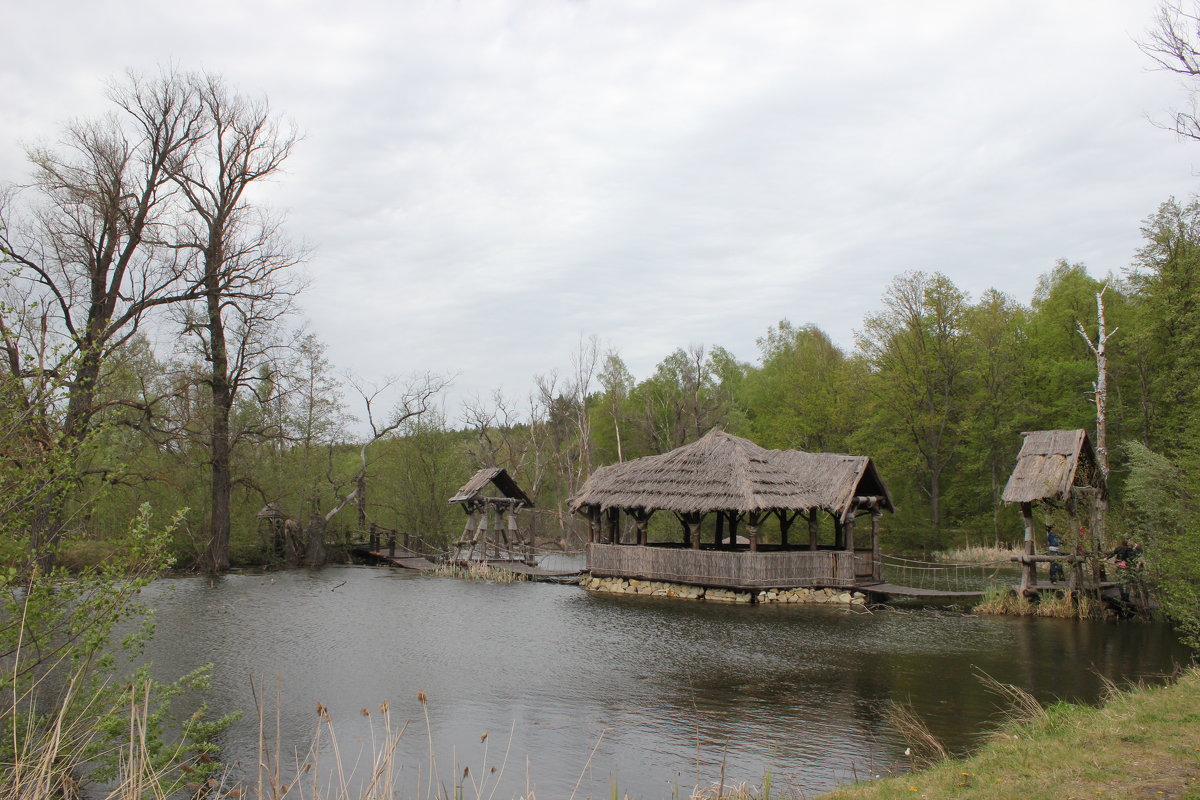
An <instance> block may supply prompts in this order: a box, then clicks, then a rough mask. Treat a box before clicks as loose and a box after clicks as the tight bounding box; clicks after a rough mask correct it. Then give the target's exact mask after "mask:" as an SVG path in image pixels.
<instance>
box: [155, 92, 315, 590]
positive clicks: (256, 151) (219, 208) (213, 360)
mask: <svg viewBox="0 0 1200 800" xmlns="http://www.w3.org/2000/svg"><path fill="white" fill-rule="evenodd" d="M190 86H191V87H192V91H193V93H194V96H195V97H196V102H197V104H198V106H199V108H200V112H201V116H200V119H201V122H202V124H203V125H204V136H203V139H202V140H201V142H200V143H199V145H198V146H197V147H196V148H195V149H194V151H193V153H192V157H191V158H188V159H185V160H177V161H175V162H173V163H172V164H171V167H172V169H171V177H172V179H173V180H174V182H175V184H176V185H177V186H178V187H179V190H180V192H181V194H182V196H183V198H184V200H185V203H186V211H187V221H186V223H185V229H186V238H185V242H184V245H185V246H186V247H187V248H190V250H191V252H192V255H193V258H192V259H191V262H190V266H191V268H192V270H193V275H194V277H193V280H194V281H195V282H196V283H197V284H198V285H199V286H200V287H201V298H200V300H199V301H198V303H197V306H196V307H195V308H194V309H192V310H191V311H190V313H189V314H188V316H187V319H186V324H185V329H186V330H187V331H188V332H190V333H192V334H194V335H195V336H196V338H197V340H198V341H199V342H200V347H201V349H202V351H203V354H204V359H205V361H206V362H207V363H208V364H209V365H210V366H211V369H210V371H209V374H208V376H207V382H208V384H209V389H210V391H211V394H212V403H211V407H210V420H209V429H208V431H207V442H206V444H207V448H208V454H209V462H210V465H211V494H210V516H209V544H208V549H207V551H206V553H205V556H204V563H203V566H204V568H205V569H206V570H209V571H212V572H220V571H222V570H225V569H228V567H229V538H230V527H231V524H230V495H231V487H232V464H231V462H232V454H233V437H232V435H231V431H230V418H231V415H232V412H233V406H234V401H235V399H236V397H237V395H238V391H239V389H241V388H242V387H243V386H244V385H245V384H246V383H247V382H248V381H249V380H250V379H251V378H252V376H253V374H254V370H255V369H256V368H257V366H258V365H259V363H261V361H262V360H264V358H265V356H266V352H267V350H268V349H269V348H270V346H271V345H270V337H269V336H268V332H269V331H270V330H271V328H272V327H273V326H274V324H275V323H276V321H277V320H278V319H279V318H280V317H282V316H283V315H284V314H286V313H288V311H289V310H290V305H291V300H292V298H293V297H294V296H295V294H296V292H297V291H298V284H297V283H296V282H295V280H294V279H292V278H291V277H290V276H289V275H287V274H286V271H287V270H288V269H289V268H290V267H293V266H295V265H296V264H297V263H299V262H300V261H301V260H302V257H303V256H302V254H301V253H299V252H298V251H297V250H295V249H294V248H293V247H292V246H291V245H290V244H289V243H288V242H287V241H286V240H285V239H284V238H283V236H282V234H281V231H280V228H279V224H278V222H277V221H275V220H272V219H270V218H269V217H268V216H267V215H266V214H265V213H263V212H262V210H261V209H258V208H256V207H254V206H253V205H252V204H251V202H250V200H249V198H248V190H249V189H250V188H251V187H252V186H253V185H254V184H256V183H258V182H260V181H263V180H266V179H269V178H270V177H271V176H273V175H274V174H275V173H277V172H278V171H279V170H280V168H281V167H282V165H283V162H284V161H285V160H286V159H287V157H288V155H289V154H290V153H291V150H292V147H293V146H294V145H295V143H296V141H297V134H296V132H295V130H293V129H292V128H291V127H289V126H286V125H284V124H283V123H282V122H281V121H280V119H279V118H278V116H276V115H274V114H273V113H272V112H271V109H270V107H269V105H268V104H267V102H266V101H265V100H251V99H248V98H246V97H244V96H242V95H239V94H236V93H234V92H232V91H231V90H230V89H229V88H228V87H227V86H226V85H225V84H224V82H223V81H222V80H221V79H220V78H219V77H216V76H212V75H198V76H193V77H191V78H190Z"/></svg>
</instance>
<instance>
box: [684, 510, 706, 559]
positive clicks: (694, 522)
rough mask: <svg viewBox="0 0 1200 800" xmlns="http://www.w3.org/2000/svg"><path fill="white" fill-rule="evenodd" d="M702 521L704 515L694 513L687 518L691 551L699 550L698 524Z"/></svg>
mask: <svg viewBox="0 0 1200 800" xmlns="http://www.w3.org/2000/svg"><path fill="white" fill-rule="evenodd" d="M703 520H704V515H703V514H699V513H695V514H689V515H688V517H687V526H688V535H689V537H690V538H691V542H692V549H693V550H699V549H700V523H701V522H702V521H703Z"/></svg>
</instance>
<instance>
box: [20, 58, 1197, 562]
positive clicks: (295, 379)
mask: <svg viewBox="0 0 1200 800" xmlns="http://www.w3.org/2000/svg"><path fill="white" fill-rule="evenodd" d="M109 99H110V100H111V101H112V103H113V110H114V113H113V114H112V115H110V116H106V117H103V118H100V119H95V120H83V121H77V122H74V123H72V124H71V125H70V126H68V128H67V129H66V130H65V131H63V134H62V138H61V145H60V146H59V147H58V148H57V149H47V148H38V149H33V150H31V151H30V152H29V159H30V163H31V165H32V172H31V175H30V177H29V179H28V180H27V181H26V182H25V183H24V184H23V185H20V186H17V185H15V184H13V185H10V186H9V187H8V188H7V189H6V190H5V191H4V193H3V195H2V196H0V253H2V257H3V260H4V273H3V275H2V276H0V290H2V292H3V294H2V295H0V298H2V299H0V356H2V358H0V363H2V364H3V366H2V367H0V415H2V417H0V450H2V451H3V455H4V459H3V467H2V468H0V469H2V470H3V474H2V475H0V480H2V481H3V487H2V488H3V489H4V496H5V498H6V500H5V504H6V505H5V509H4V518H3V519H4V528H5V532H6V536H5V542H4V547H5V556H6V557H5V560H6V562H7V563H9V564H19V563H22V562H25V563H28V562H29V561H30V559H33V560H35V561H43V562H44V561H47V560H53V559H58V560H59V561H60V562H64V563H68V564H69V563H73V562H77V563H87V562H89V561H91V562H94V561H96V560H102V559H104V558H105V557H106V555H107V554H108V553H110V552H112V549H113V547H115V546H116V543H118V542H121V541H122V537H123V536H124V535H125V533H126V532H127V530H128V525H129V520H130V519H131V517H132V516H134V513H135V511H136V509H137V508H138V507H139V506H140V505H141V504H143V503H149V504H150V506H151V508H152V509H153V514H155V515H156V518H157V519H159V520H168V519H172V518H173V517H174V516H175V515H176V513H177V512H179V511H180V510H182V509H186V510H187V511H186V513H185V514H184V516H183V521H182V523H181V524H180V525H178V526H177V527H176V528H175V531H174V534H173V536H174V539H173V543H172V548H173V552H174V556H175V558H176V560H177V563H179V564H181V565H183V566H187V567H193V568H198V569H204V570H209V571H215V572H219V571H221V570H224V569H226V568H228V567H229V566H230V565H232V564H259V563H270V562H272V561H277V560H279V559H280V554H279V553H277V552H272V547H271V546H270V543H269V542H268V541H267V540H266V539H265V538H264V533H265V528H264V524H263V523H262V521H261V520H259V519H258V518H257V516H256V515H257V514H258V512H259V510H260V509H262V508H263V507H264V506H266V505H267V504H268V503H272V504H275V506H276V507H277V508H279V509H282V510H283V511H284V512H285V513H286V514H287V516H288V517H290V518H292V519H293V520H295V523H294V525H295V530H294V544H295V548H294V549H293V552H292V556H293V560H296V561H303V562H306V563H310V564H316V563H321V562H323V561H324V560H325V558H326V552H325V545H326V544H327V543H331V542H336V541H338V540H346V539H362V538H364V537H365V535H366V530H367V529H368V528H369V526H371V525H372V524H373V525H376V526H378V527H379V528H383V529H391V530H399V531H401V532H404V533H409V534H412V535H414V536H416V537H418V542H419V545H418V546H420V547H422V548H423V549H426V550H427V551H429V552H437V551H441V550H445V549H446V548H447V547H448V545H449V544H450V543H451V542H452V541H453V540H454V538H455V537H456V536H457V535H458V533H459V531H460V530H461V526H462V516H461V514H460V513H458V512H457V509H456V508H454V507H451V506H449V505H448V504H447V500H448V498H449V497H451V496H452V495H453V494H454V492H455V490H456V489H457V488H458V487H459V486H461V485H462V484H463V483H465V482H466V480H467V479H468V478H469V477H470V476H471V474H472V473H473V472H474V471H475V470H476V469H478V468H481V467H485V466H498V467H504V468H506V469H508V470H509V472H510V473H511V474H512V475H513V476H514V477H515V478H516V480H517V481H518V482H519V483H520V484H521V485H522V486H523V488H524V489H525V490H526V492H527V493H528V494H530V495H531V496H532V497H534V499H535V501H536V503H537V505H538V507H539V509H540V511H539V513H538V515H537V518H538V523H537V525H538V529H539V533H540V535H541V536H542V537H543V538H545V539H550V540H560V541H562V542H563V543H564V544H565V545H567V546H570V545H571V544H572V543H577V542H578V541H579V536H578V534H579V530H580V528H581V525H579V524H578V523H577V521H575V520H572V519H571V517H570V515H569V513H568V511H567V508H566V506H567V499H568V498H569V497H570V496H571V495H572V494H573V493H574V492H575V491H577V490H578V488H579V487H580V486H581V485H582V483H583V482H584V480H586V478H587V476H588V475H589V474H590V473H591V471H592V470H593V469H595V468H596V467H598V466H601V465H604V464H610V463H613V462H616V461H621V460H628V459H631V458H637V457H639V456H644V455H650V454H655V453H661V452H665V451H667V450H670V449H673V448H675V447H678V446H681V445H683V444H686V443H687V442H690V441H692V440H694V439H696V438H698V437H699V436H701V435H703V434H704V433H705V432H706V431H708V430H709V429H710V428H712V427H714V426H720V427H722V428H723V429H725V430H726V431H728V432H730V433H733V434H736V435H739V436H744V437H747V438H749V439H751V440H753V441H755V442H757V443H758V444H760V445H762V446H764V447H769V448H793V449H800V450H807V451H813V452H844V453H854V454H864V455H869V456H871V457H872V458H873V459H875V461H876V464H877V466H878V468H879V470H880V472H881V474H882V476H883V478H884V480H885V481H886V482H887V484H888V486H889V488H890V490H891V491H892V493H893V496H894V499H895V502H896V505H897V507H898V509H899V511H898V513H897V514H896V515H894V516H892V517H888V518H887V519H886V520H885V521H884V530H885V538H884V546H885V549H887V550H889V551H893V552H897V551H905V552H918V551H925V552H928V551H933V550H939V549H944V548H948V547H954V546H959V545H963V544H992V543H997V542H999V543H1005V542H1012V541H1015V540H1017V539H1019V538H1020V536H1021V528H1020V524H1019V522H1018V517H1017V512H1016V510H1015V509H1012V508H1006V507H1005V506H1003V505H1002V504H1001V503H1000V493H1001V491H1002V489H1003V486H1004V483H1005V481H1006V479H1007V476H1008V473H1009V471H1010V470H1011V468H1012V466H1013V464H1014V462H1015V458H1016V454H1017V451H1018V449H1019V447H1020V444H1021V436H1020V434H1021V432H1022V431H1027V430H1039V429H1069V428H1084V429H1086V430H1088V431H1089V432H1092V433H1093V437H1094V431H1095V429H1096V421H1097V405H1096V388H1097V381H1098V371H1097V366H1098V359H1097V354H1096V353H1095V351H1094V349H1093V345H1094V344H1096V343H1097V342H1098V341H1099V336H1100V330H1099V324H1100V321H1101V320H1100V315H1101V314H1103V316H1104V322H1105V323H1106V332H1107V339H1106V345H1107V353H1106V356H1107V370H1106V374H1105V377H1106V379H1107V392H1106V397H1107V429H1108V436H1107V444H1108V451H1109V463H1110V466H1111V469H1112V474H1111V489H1112V496H1113V498H1114V503H1113V511H1114V514H1115V520H1116V524H1115V525H1110V527H1109V531H1110V533H1111V534H1112V535H1114V536H1115V535H1119V534H1120V533H1121V532H1122V530H1123V528H1122V523H1121V520H1122V519H1123V516H1122V515H1123V513H1124V511H1123V506H1122V501H1123V491H1124V487H1125V484H1126V479H1127V476H1128V471H1129V463H1130V457H1131V456H1130V453H1131V452H1132V451H1131V450H1130V447H1132V446H1133V445H1134V444H1136V445H1140V446H1141V447H1143V448H1144V449H1145V452H1146V453H1148V454H1150V455H1154V456H1157V457H1161V458H1164V459H1166V460H1167V463H1168V464H1169V465H1170V468H1171V469H1176V470H1177V471H1178V479H1177V480H1174V481H1173V482H1172V483H1173V485H1174V487H1175V488H1176V489H1177V490H1178V491H1180V492H1184V493H1185V494H1186V493H1187V492H1188V491H1190V489H1189V487H1192V486H1193V485H1194V483H1195V481H1194V475H1193V473H1194V472H1195V470H1194V469H1191V468H1190V466H1189V465H1194V464H1195V463H1196V460H1195V449H1196V444H1197V434H1196V430H1197V425H1196V423H1197V419H1196V414H1197V412H1196V409H1197V407H1198V406H1197V402H1196V401H1197V397H1196V392H1197V387H1200V363H1198V360H1200V356H1198V355H1197V352H1198V350H1197V347H1196V344H1197V342H1196V339H1197V336H1198V331H1200V320H1198V318H1197V315H1198V314H1200V305H1198V294H1200V259H1198V255H1197V253H1198V252H1200V203H1198V202H1197V201H1196V200H1187V201H1179V200H1176V199H1174V198H1171V199H1168V200H1166V201H1165V202H1163V203H1162V205H1161V206H1160V207H1159V208H1158V209H1157V210H1155V211H1154V212H1153V213H1152V214H1150V216H1148V217H1147V218H1146V219H1145V220H1143V221H1142V222H1141V230H1142V234H1143V244H1142V246H1141V248H1140V249H1139V250H1138V251H1137V253H1136V254H1135V255H1134V256H1133V258H1132V260H1131V263H1130V264H1128V265H1127V267H1126V268H1124V269H1122V270H1121V271H1120V272H1119V273H1116V274H1110V275H1106V276H1104V277H1103V278H1099V277H1095V276H1092V275H1090V274H1089V273H1088V271H1087V269H1086V267H1085V266H1084V265H1083V264H1077V263H1070V262H1069V261H1066V260H1062V261H1059V262H1058V263H1057V264H1053V265H1047V271H1046V272H1045V274H1043V275H1042V277H1041V278H1040V279H1039V280H1038V282H1037V285H1036V286H1033V287H1030V288H1031V296H1030V299H1029V302H1028V303H1026V302H1023V301H1022V300H1020V299H1018V298H1014V297H1011V296H1008V295H1006V294H1004V293H1001V292H999V291H996V290H989V291H986V292H984V293H983V294H982V295H981V296H980V297H978V298H973V297H970V296H969V295H968V294H967V293H965V292H964V291H963V290H962V289H960V288H959V287H958V286H956V285H955V283H954V281H953V278H952V275H948V274H945V273H943V272H922V271H912V272H905V273H903V274H900V275H897V276H896V277H895V278H894V279H893V280H892V281H891V283H890V284H888V285H887V286H883V287H880V299H879V305H878V307H877V309H876V310H875V311H873V312H871V313H868V314H866V315H865V316H864V318H863V319H862V321H861V323H860V324H859V325H858V327H857V330H856V336H855V341H854V344H853V346H852V347H851V348H849V349H846V348H842V347H839V346H838V345H837V344H836V343H834V342H833V341H832V340H831V339H830V337H829V336H828V335H827V334H826V333H825V332H823V331H821V330H820V329H818V328H817V327H815V326H813V325H809V324H804V323H803V322H793V321H789V320H779V321H775V320H764V321H763V326H764V329H763V335H762V337H761V338H760V339H759V341H758V353H757V354H755V355H754V357H753V358H747V354H734V353H732V352H730V351H728V350H727V349H725V348H723V347H721V346H720V344H719V343H683V342H681V343H680V347H679V348H678V349H676V350H675V351H674V352H671V353H668V354H664V357H663V359H662V361H661V362H660V363H659V364H658V365H657V367H656V368H655V370H654V372H653V374H651V375H649V376H645V377H640V378H639V377H637V376H634V375H633V374H631V372H630V370H629V369H628V368H627V367H626V365H625V363H624V362H623V360H622V358H621V354H620V353H619V352H617V351H614V350H608V349H605V347H604V346H603V345H602V344H601V342H602V339H601V336H602V335H603V332H599V333H598V334H597V335H592V336H590V337H581V339H580V340H579V341H578V342H574V343H564V355H567V356H569V357H570V364H571V367H570V369H568V370H566V371H565V372H557V371H554V372H548V373H546V374H543V375H538V376H532V377H531V379H530V389H529V391H528V392H527V393H526V394H524V395H521V396H505V395H503V394H502V393H500V392H499V391H497V392H496V393H495V394H493V395H492V396H491V397H488V398H485V399H476V400H474V401H472V402H469V403H467V404H465V405H464V407H463V409H462V410H461V412H455V413H454V414H453V415H451V414H449V413H448V412H447V411H446V404H445V401H444V397H445V389H446V388H447V387H448V386H449V385H450V383H451V381H452V378H451V377H450V376H444V375H437V374H433V373H429V374H425V375H415V376H411V377H409V378H407V379H404V380H401V381H392V382H389V383H388V384H386V385H383V386H379V385H367V384H365V383H363V382H361V381H357V380H355V379H354V378H353V377H348V376H345V375H343V374H342V373H340V372H339V370H338V368H337V366H336V365H334V364H332V363H330V361H329V359H328V357H327V355H326V348H325V346H324V344H323V343H322V341H321V339H320V338H319V336H318V335H317V334H316V333H314V332H312V331H308V330H305V329H304V327H303V325H302V324H298V323H299V321H298V320H297V319H296V317H295V314H294V309H293V303H294V300H295V298H296V296H297V295H298V293H299V292H301V291H302V290H303V286H302V285H301V283H300V279H299V277H298V273H297V270H296V269H295V268H296V267H297V266H298V265H299V264H301V263H303V262H304V261H305V259H306V253H304V252H303V250H302V249H300V248H298V247H297V246H296V245H294V244H293V243H292V241H291V240H290V239H289V238H288V236H287V234H286V231H285V230H284V228H283V227H282V225H281V222H280V220H279V218H278V217H276V216H274V215H272V213H270V212H269V211H268V210H267V209H265V208H263V207H261V206H259V205H256V203H255V197H256V188H257V186H258V185H259V184H260V183H261V182H263V181H264V180H268V179H272V178H273V177H274V176H275V175H276V173H277V172H278V171H279V170H280V169H281V167H282V165H283V164H284V162H285V161H286V159H287V157H288V155H289V154H290V152H291V150H292V148H293V147H294V146H295V144H296V142H297V140H298V134H297V132H296V130H295V129H294V128H292V127H290V126H289V125H288V124H287V123H286V122H285V121H284V120H283V118H282V117H280V116H279V115H278V114H276V113H275V112H273V111H272V110H271V108H270V107H269V105H268V104H267V102H266V101H265V100H263V99H256V98H252V97H248V96H246V95H244V94H241V93H240V92H238V91H237V90H235V89H233V88H232V87H230V86H228V85H227V84H226V83H225V82H224V81H223V80H222V79H221V78H219V77H218V76H214V75H210V74H207V73H185V72H175V71H164V72H162V73H161V74H159V75H158V76H154V77H143V76H136V75H130V76H127V77H126V79H125V80H124V81H120V82H116V83H114V84H113V86H112V88H111V90H110V94H109ZM1130 224H1131V225H1135V224H1138V223H1137V221H1135V220H1131V221H1130ZM946 269H947V271H948V272H950V273H952V271H953V269H952V266H947V267H946ZM151 332H152V333H153V336H151V335H148V334H149V333H151ZM153 342H160V343H161V342H168V343H169V345H166V346H164V345H162V344H159V345H157V346H156V345H155V344H153ZM397 347H404V343H403V342H398V343H397ZM397 395H398V396H399V398H400V400H399V402H395V403H392V404H391V405H389V406H388V407H383V405H382V403H383V399H382V398H384V397H389V398H390V397H395V396H397ZM1138 463H1142V462H1138ZM1177 465H1178V466H1177ZM1189 475H1191V476H1192V477H1189ZM1136 485H1137V486H1142V485H1143V483H1137V484H1136ZM1125 517H1127V518H1128V519H1130V520H1133V517H1132V516H1129V515H1125ZM1139 519H1140V518H1139ZM662 524H665V523H662ZM1131 524H1132V523H1131ZM1137 524H1142V525H1143V527H1144V524H1145V520H1144V519H1142V520H1141V522H1138V523H1137Z"/></svg>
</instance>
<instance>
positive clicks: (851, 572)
mask: <svg viewBox="0 0 1200 800" xmlns="http://www.w3.org/2000/svg"><path fill="white" fill-rule="evenodd" d="M570 505H571V510H572V511H574V512H576V513H579V514H583V515H586V516H587V517H588V519H589V522H590V528H589V531H590V532H589V537H588V539H589V541H588V548H587V552H588V569H589V570H590V571H591V573H592V574H593V575H596V576H600V577H617V576H619V577H637V578H644V579H648V580H664V581H671V582H677V583H689V584H695V585H700V586H717V587H722V588H732V589H764V588H772V587H799V586H851V585H858V584H861V583H867V582H871V581H877V580H878V579H879V567H878V563H879V516H880V514H881V513H882V512H883V511H884V510H888V511H892V510H894V508H893V505H892V500H891V496H890V495H889V494H888V491H887V489H886V487H885V486H884V485H883V481H882V480H880V478H879V474H878V472H877V471H876V469H875V466H874V464H873V463H872V462H871V459H869V458H867V457H865V456H847V455H837V454H832V453H803V452H799V451H795V450H767V449H765V448H763V447H759V446H758V445H756V444H754V443H753V442H751V441H748V440H746V439H742V438H739V437H737V436H731V435H730V434H727V433H725V432H724V431H721V430H719V429H713V430H712V431H710V432H709V433H708V434H706V435H705V436H703V437H702V438H700V439H698V440H697V441H695V442H693V443H691V444H689V445H685V446H683V447H680V448H678V449H676V450H672V451H671V452H669V453H663V454H662V455H657V456H647V457H646V458H639V459H636V460H634V461H627V462H625V463H621V464H613V465H611V466H607V467H601V468H600V469H597V470H596V471H595V472H593V473H592V475H591V477H590V478H588V480H587V482H586V483H585V484H584V486H583V488H582V489H580V491H579V492H578V493H577V494H576V495H575V496H574V497H572V498H571V500H570ZM658 511H667V512H670V513H672V514H674V515H675V516H676V517H677V518H678V519H679V521H680V523H681V525H682V528H683V542H682V543H670V544H664V543H655V544H651V543H649V542H648V537H647V528H648V523H649V520H650V517H651V516H652V515H653V514H654V513H656V512H658ZM622 513H624V514H626V515H627V516H628V517H629V518H631V519H632V520H633V523H634V526H633V527H634V531H633V536H632V537H631V538H632V539H633V541H630V542H624V541H622V538H623V537H622V533H621V524H620V516H621V514H622ZM821 513H825V514H828V515H830V516H831V517H832V519H833V522H834V530H835V542H834V544H833V545H832V546H830V545H826V546H821V545H819V544H818V536H817V534H818V529H819V523H820V516H819V515H820V514H821ZM709 514H712V515H715V519H716V528H715V535H714V537H713V541H712V542H711V543H704V542H702V541H701V523H702V521H703V520H704V518H705V517H706V516H708V515H709ZM867 514H869V515H870V517H871V536H870V540H869V545H868V544H867V543H866V542H862V541H859V540H857V539H856V536H855V528H856V519H857V518H858V517H859V516H862V515H867ZM771 516H774V517H775V518H776V519H777V520H778V524H779V531H780V541H779V543H778V544H773V545H769V546H767V545H764V544H763V543H762V542H760V541H759V532H760V529H761V527H762V524H763V523H764V522H765V521H766V520H767V519H768V518H770V517H771ZM797 519H804V520H805V521H806V522H807V523H808V534H809V535H808V539H807V542H806V543H804V544H793V543H791V542H790V541H789V531H790V529H791V527H792V524H793V523H794V522H795V521H796V520H797ZM743 523H744V524H745V526H746V528H745V530H746V536H747V544H746V546H745V547H744V548H743V547H741V546H739V545H738V544H737V538H736V537H737V530H738V527H739V526H740V525H741V524H743ZM864 538H865V537H864Z"/></svg>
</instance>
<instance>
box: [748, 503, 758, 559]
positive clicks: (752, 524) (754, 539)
mask: <svg viewBox="0 0 1200 800" xmlns="http://www.w3.org/2000/svg"><path fill="white" fill-rule="evenodd" d="M746 534H747V536H748V538H749V539H750V552H751V553H757V552H758V514H756V513H755V512H753V511H751V512H750V515H749V517H747V519H746Z"/></svg>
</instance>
